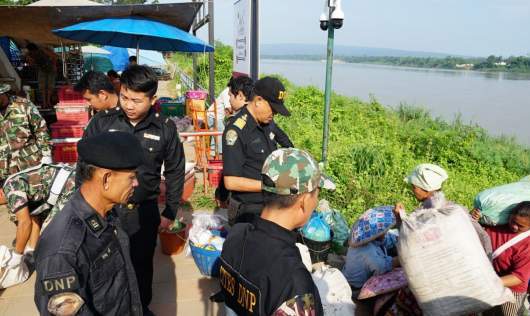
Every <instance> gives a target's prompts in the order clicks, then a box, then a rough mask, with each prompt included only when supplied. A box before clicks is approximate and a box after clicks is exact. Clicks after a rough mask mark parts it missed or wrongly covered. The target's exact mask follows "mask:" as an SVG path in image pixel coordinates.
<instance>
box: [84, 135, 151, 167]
mask: <svg viewBox="0 0 530 316" xmlns="http://www.w3.org/2000/svg"><path fill="white" fill-rule="evenodd" d="M77 152H78V154H79V157H80V158H81V159H82V160H83V161H84V162H85V163H87V164H91V165H94V166H96V167H100V168H107V169H135V168H136V167H138V166H139V165H141V164H142V162H143V150H142V146H141V145H140V141H138V139H137V138H136V137H135V136H134V135H133V134H130V133H125V132H104V133H101V134H99V135H97V136H92V137H87V138H83V139H81V140H80V141H79V142H78V143H77Z"/></svg>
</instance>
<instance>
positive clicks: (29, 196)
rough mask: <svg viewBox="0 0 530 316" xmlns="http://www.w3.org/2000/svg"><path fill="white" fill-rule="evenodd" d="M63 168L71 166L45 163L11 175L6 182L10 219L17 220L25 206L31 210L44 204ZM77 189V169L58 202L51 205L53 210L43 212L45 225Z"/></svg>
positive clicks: (5, 190)
mask: <svg viewBox="0 0 530 316" xmlns="http://www.w3.org/2000/svg"><path fill="white" fill-rule="evenodd" d="M61 167H62V168H71V167H68V166H55V165H46V164H43V165H41V166H40V167H35V168H30V169H28V170H27V171H26V170H25V171H22V172H19V173H18V174H15V175H12V176H11V177H9V178H8V179H7V180H6V182H5V184H4V193H5V196H6V200H7V206H8V207H9V213H10V215H11V216H10V219H11V220H12V221H15V220H16V215H15V214H16V212H18V211H19V210H20V209H22V208H23V207H26V206H27V207H29V209H30V212H32V211H33V210H35V209H36V208H37V207H39V206H40V205H42V204H43V203H45V202H46V200H47V199H48V195H49V193H50V189H51V186H52V184H53V180H54V179H55V176H56V175H57V173H58V172H59V170H60V169H61ZM74 189H75V171H73V172H72V173H71V174H70V176H69V177H68V180H66V183H65V185H64V187H63V190H62V193H61V194H60V196H59V198H58V200H57V203H56V204H55V205H54V206H53V207H51V210H47V211H46V212H43V213H42V215H39V216H42V218H43V219H44V218H45V222H44V224H43V227H45V226H46V225H47V224H48V223H49V222H50V221H51V219H52V218H53V217H54V216H55V215H56V214H57V213H58V212H59V211H60V210H61V209H62V208H63V206H64V205H65V204H66V202H67V201H68V200H69V199H70V196H71V195H72V194H73V192H74Z"/></svg>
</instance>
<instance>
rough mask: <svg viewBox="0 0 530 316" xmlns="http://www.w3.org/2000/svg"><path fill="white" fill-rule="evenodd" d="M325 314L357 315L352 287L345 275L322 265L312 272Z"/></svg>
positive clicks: (328, 315)
mask: <svg viewBox="0 0 530 316" xmlns="http://www.w3.org/2000/svg"><path fill="white" fill-rule="evenodd" d="M312 277H313V282H315V285H316V287H317V289H318V293H319V295H320V301H321V302H322V308H323V309H324V315H325V316H344V315H352V316H353V315H355V304H354V303H353V301H352V299H351V296H352V293H351V288H350V285H349V284H348V281H346V278H345V277H344V275H343V274H342V273H341V272H340V271H339V270H338V269H335V268H332V267H330V266H327V265H321V266H320V267H319V268H317V270H316V271H315V272H313V274H312Z"/></svg>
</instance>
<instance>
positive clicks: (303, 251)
mask: <svg viewBox="0 0 530 316" xmlns="http://www.w3.org/2000/svg"><path fill="white" fill-rule="evenodd" d="M295 245H296V247H298V251H299V252H300V257H302V263H303V264H304V266H305V267H306V269H307V271H309V272H311V271H312V270H313V263H312V262H311V255H310V254H309V248H307V246H306V245H304V244H301V243H299V242H297V243H296V244H295Z"/></svg>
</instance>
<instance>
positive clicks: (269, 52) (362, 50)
mask: <svg viewBox="0 0 530 316" xmlns="http://www.w3.org/2000/svg"><path fill="white" fill-rule="evenodd" d="M260 49H261V52H260V53H261V55H262V56H263V57H267V56H289V55H298V56H300V55H308V56H325V55H326V46H325V45H324V44H322V45H317V44H262V45H261V47H260ZM334 54H335V56H356V57H363V56H374V57H382V56H392V57H438V58H444V57H447V56H451V55H449V54H443V53H434V52H421V51H408V50H400V49H392V48H378V47H360V46H343V45H336V46H335V49H334ZM452 56H455V55H452Z"/></svg>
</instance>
